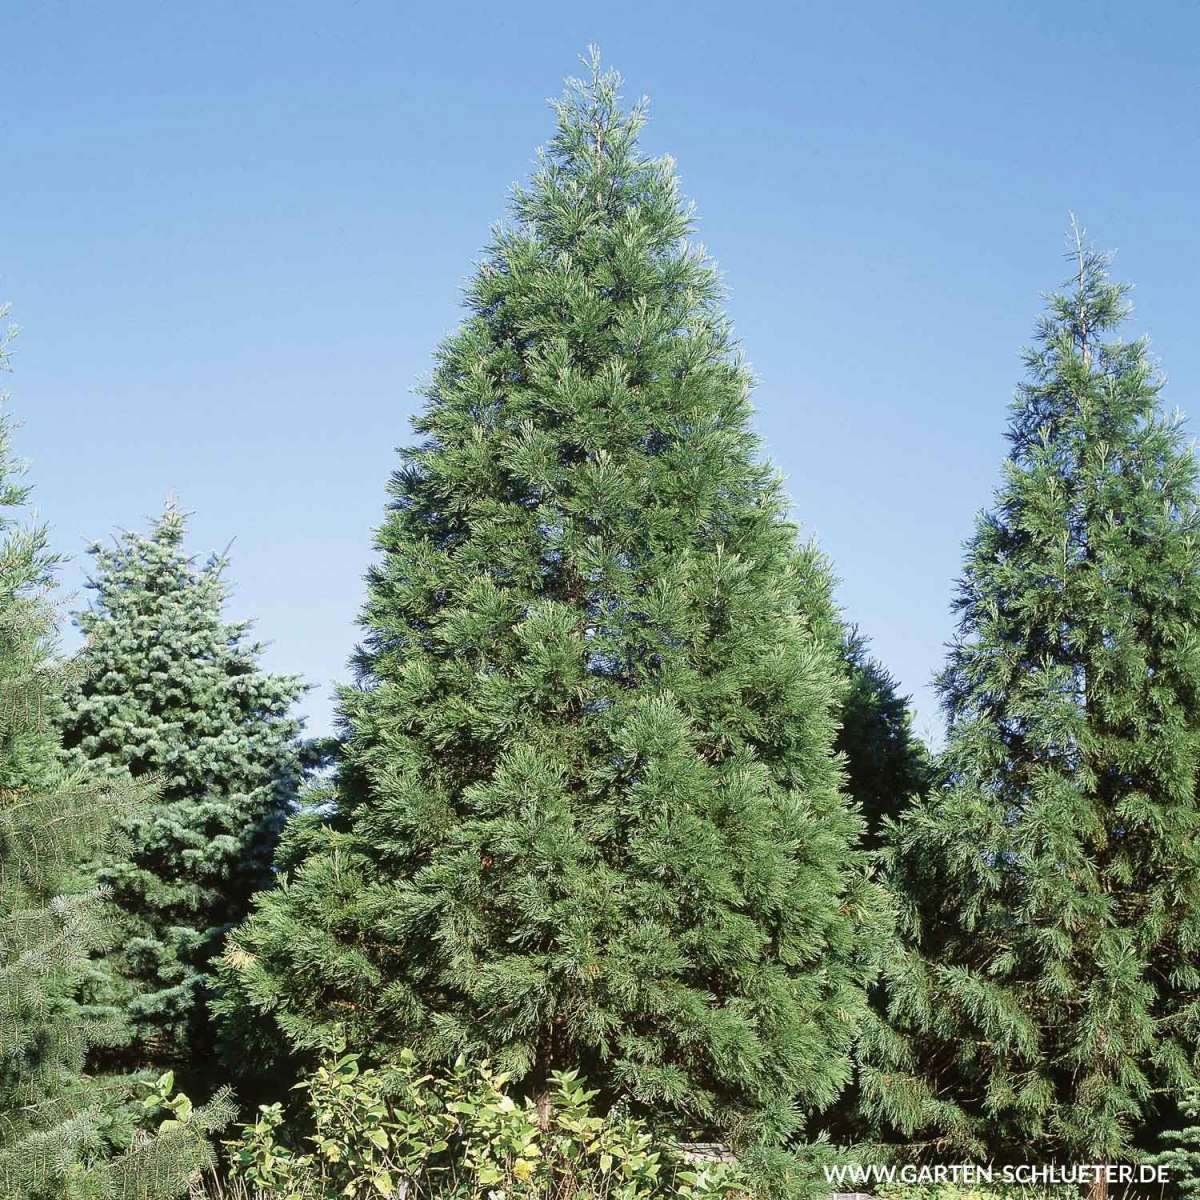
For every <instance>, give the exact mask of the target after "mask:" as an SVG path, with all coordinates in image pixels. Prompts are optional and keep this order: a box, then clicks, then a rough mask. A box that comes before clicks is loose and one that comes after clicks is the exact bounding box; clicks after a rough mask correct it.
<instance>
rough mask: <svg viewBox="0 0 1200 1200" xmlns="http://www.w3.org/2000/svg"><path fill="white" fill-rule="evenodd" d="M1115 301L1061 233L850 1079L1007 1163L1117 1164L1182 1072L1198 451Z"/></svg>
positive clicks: (1197, 605) (1187, 1016) (897, 841)
mask: <svg viewBox="0 0 1200 1200" xmlns="http://www.w3.org/2000/svg"><path fill="white" fill-rule="evenodd" d="M1126 308H1127V306H1126V303H1125V289H1124V288H1123V287H1121V286H1120V285H1118V284H1115V283H1113V282H1112V281H1111V280H1110V279H1109V277H1108V274H1107V262H1106V259H1105V258H1104V257H1103V256H1101V255H1098V254H1096V253H1094V252H1092V251H1091V250H1089V249H1087V248H1086V246H1085V245H1084V244H1083V242H1082V240H1077V245H1076V276H1075V278H1074V280H1073V282H1072V284H1071V285H1070V286H1069V288H1068V289H1067V290H1066V291H1065V292H1064V293H1063V294H1059V295H1054V296H1052V297H1051V299H1050V302H1049V310H1048V312H1047V314H1046V316H1045V317H1044V318H1043V320H1042V322H1041V324H1040V326H1039V328H1038V333H1037V343H1036V345H1035V347H1034V349H1032V350H1031V351H1029V352H1028V354H1027V356H1026V365H1027V368H1028V379H1027V381H1026V382H1025V383H1024V384H1023V385H1022V386H1021V387H1020V389H1019V391H1018V394H1017V396H1016V400H1015V402H1014V406H1013V410H1012V418H1011V422H1010V426H1009V441H1010V443H1011V450H1010V453H1009V458H1008V461H1007V463H1006V467H1005V476H1004V482H1003V486H1002V487H1001V489H1000V490H999V492H998V494H997V497H996V501H995V504H994V505H993V507H992V509H991V510H990V511H989V512H987V513H985V514H984V515H983V516H982V517H981V518H980V520H979V524H978V528H977V531H976V533H975V536H974V539H973V540H972V542H971V543H970V546H969V548H968V552H967V557H966V566H965V572H964V575H963V578H962V581H961V583H960V586H959V593H958V598H957V602H956V603H957V609H958V612H959V614H960V621H961V626H960V635H959V637H958V639H957V641H956V642H955V644H954V646H953V648H952V651H951V654H950V657H949V662H948V664H947V667H946V669H945V671H944V673H943V674H942V676H941V677H940V688H941V692H942V696H943V699H944V702H945V705H946V711H947V714H948V717H949V740H948V745H947V749H946V751H945V754H944V759H943V763H942V767H943V770H944V773H945V779H946V782H945V785H944V787H941V788H939V789H938V790H936V791H935V792H934V793H933V794H932V795H931V796H930V798H929V800H928V801H927V802H926V803H924V804H921V805H918V806H917V807H915V808H914V809H913V810H912V811H911V812H910V813H909V814H908V815H907V816H906V817H905V819H904V820H903V821H902V822H901V823H900V825H899V826H898V828H896V829H894V830H893V831H892V839H891V847H890V851H889V853H890V855H891V859H892V865H893V870H892V880H893V883H894V884H895V886H896V888H897V891H898V892H899V893H900V895H901V898H902V900H903V901H904V905H905V911H906V924H907V930H908V934H909V942H908V947H907V951H906V953H905V954H904V955H903V956H901V957H900V958H898V959H897V960H896V961H895V962H894V963H893V964H892V969H891V970H890V972H889V975H890V978H889V1015H890V1017H891V1025H890V1026H889V1027H886V1028H885V1027H880V1028H879V1029H877V1030H876V1031H875V1032H876V1034H877V1035H878V1041H877V1042H876V1044H875V1046H874V1047H873V1049H874V1051H875V1052H876V1054H877V1058H876V1062H875V1065H874V1067H873V1068H872V1069H870V1070H868V1072H867V1094H868V1096H869V1097H870V1099H871V1101H872V1103H873V1105H874V1108H875V1112H876V1114H877V1115H880V1116H885V1117H886V1118H887V1119H889V1120H890V1121H891V1122H892V1123H893V1125H895V1126H898V1127H899V1128H900V1129H901V1130H903V1131H904V1132H905V1133H907V1134H908V1135H910V1136H920V1137H925V1136H933V1137H948V1138H950V1139H951V1140H954V1141H957V1142H958V1143H959V1144H960V1145H963V1144H965V1145H967V1146H968V1147H971V1148H973V1149H974V1150H976V1151H977V1152H987V1153H990V1154H992V1155H995V1156H997V1157H1006V1156H1007V1157H1017V1158H1020V1159H1023V1160H1025V1161H1029V1160H1031V1159H1035V1158H1038V1157H1046V1156H1050V1155H1058V1156H1062V1157H1064V1158H1070V1159H1071V1160H1073V1161H1084V1162H1097V1161H1099V1162H1112V1161H1114V1160H1116V1159H1119V1158H1122V1157H1124V1156H1126V1155H1128V1153H1129V1151H1130V1146H1131V1143H1132V1142H1133V1140H1134V1139H1135V1137H1136V1136H1137V1134H1138V1131H1139V1127H1141V1126H1142V1125H1143V1123H1144V1122H1146V1121H1147V1120H1148V1119H1150V1117H1151V1115H1152V1113H1153V1110H1154V1107H1155V1104H1156V1103H1157V1100H1158V1098H1159V1097H1160V1096H1161V1095H1162V1094H1163V1093H1167V1094H1170V1093H1171V1092H1172V1091H1175V1090H1177V1089H1182V1088H1184V1087H1185V1086H1187V1085H1190V1084H1192V1083H1193V1082H1194V1079H1195V1070H1196V1052H1197V1038H1198V1035H1200V971H1198V969H1197V953H1198V950H1200V807H1198V805H1197V796H1196V778H1197V767H1198V765H1200V763H1198V760H1197V749H1198V739H1200V517H1198V512H1197V496H1196V466H1195V462H1194V458H1193V454H1192V450H1191V448H1190V446H1189V445H1187V444H1186V443H1185V442H1184V438H1183V433H1182V430H1181V427H1180V422H1179V419H1178V418H1177V417H1174V416H1168V415H1165V414H1164V413H1163V411H1162V409H1161V406H1160V401H1159V392H1160V387H1161V380H1160V377H1159V375H1158V374H1157V372H1156V371H1155V369H1154V367H1153V366H1152V364H1151V362H1150V361H1149V358H1148V355H1147V349H1146V345H1145V343H1144V342H1142V341H1135V342H1123V341H1119V340H1116V338H1115V334H1114V331H1115V330H1116V328H1117V327H1118V325H1119V324H1120V323H1121V321H1122V319H1123V318H1124V316H1125V315H1126ZM897 1035H900V1036H897ZM922 1126H925V1129H924V1131H923V1132H921V1133H918V1132H917V1131H918V1130H919V1129H921V1127H922Z"/></svg>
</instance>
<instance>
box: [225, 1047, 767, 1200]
mask: <svg viewBox="0 0 1200 1200" xmlns="http://www.w3.org/2000/svg"><path fill="white" fill-rule="evenodd" d="M507 1082H508V1077H507V1076H506V1075H503V1074H498V1073H493V1072H492V1071H491V1070H490V1069H489V1068H488V1067H487V1066H486V1065H483V1066H480V1067H476V1068H470V1067H468V1066H467V1065H466V1064H465V1063H464V1062H463V1061H462V1060H460V1061H459V1062H458V1063H457V1064H455V1066H454V1068H453V1069H452V1070H451V1071H450V1072H449V1073H448V1074H446V1075H443V1076H435V1075H429V1074H424V1073H422V1072H421V1071H420V1070H419V1069H418V1067H417V1065H416V1061H415V1058H414V1056H413V1055H412V1054H411V1053H410V1052H405V1053H404V1054H403V1055H402V1056H401V1058H400V1062H399V1064H398V1065H397V1066H390V1067H387V1068H383V1069H375V1068H367V1069H363V1068H361V1067H360V1066H359V1062H358V1057H357V1055H353V1054H349V1055H346V1056H345V1057H343V1058H340V1059H338V1060H337V1061H336V1062H327V1063H324V1064H322V1065H321V1066H320V1067H318V1069H317V1070H316V1071H315V1072H314V1073H313V1074H312V1075H311V1076H310V1077H309V1078H308V1079H306V1080H305V1081H303V1082H302V1083H301V1084H299V1085H298V1086H299V1087H300V1088H302V1089H304V1090H305V1091H306V1092H307V1108H308V1115H309V1119H310V1122H311V1125H310V1129H309V1131H308V1132H307V1133H306V1134H305V1135H304V1137H303V1138H302V1139H301V1143H300V1144H299V1145H297V1144H295V1143H294V1142H292V1141H291V1140H289V1138H288V1131H287V1129H286V1126H285V1119H284V1113H283V1107H282V1105H280V1104H272V1105H264V1106H263V1107H261V1108H260V1109H259V1113H258V1119H257V1120H256V1121H254V1122H253V1123H252V1124H249V1125H246V1126H244V1127H243V1130H242V1137H241V1139H240V1141H238V1142H231V1143H228V1145H229V1146H230V1148H231V1150H232V1151H233V1160H234V1177H235V1180H236V1181H238V1182H241V1183H243V1184H245V1185H246V1186H247V1187H248V1188H251V1189H254V1190H256V1191H257V1192H258V1193H260V1194H261V1195H263V1196H264V1197H270V1198H272V1200H333V1197H339V1198H346V1197H349V1198H351V1200H378V1198H379V1197H398V1198H402V1200H413V1198H414V1197H425V1196H429V1197H435V1196H436V1197H439V1198H450V1197H454V1198H463V1200H466V1198H469V1197H485V1198H487V1200H521V1198H524V1197H527V1198H530V1200H532V1198H533V1197H554V1198H555V1200H566V1198H568V1197H579V1200H590V1198H596V1200H724V1198H726V1197H730V1196H733V1195H740V1194H744V1193H745V1192H746V1191H748V1187H747V1183H746V1179H745V1176H744V1175H743V1173H742V1172H741V1171H740V1169H739V1168H738V1167H736V1166H735V1165H732V1164H729V1163H724V1162H711V1163H703V1164H696V1163H691V1162H689V1161H687V1159H686V1158H685V1157H684V1156H683V1154H682V1153H681V1152H680V1151H679V1149H678V1148H677V1147H671V1146H666V1145H662V1144H659V1143H656V1142H655V1140H654V1139H653V1137H652V1136H651V1134H650V1133H649V1132H648V1131H647V1130H646V1128H645V1126H644V1125H643V1124H642V1122H640V1121H638V1120H635V1119H634V1118H632V1117H629V1116H626V1115H623V1114H620V1113H611V1114H609V1115H607V1116H599V1115H596V1114H595V1113H594V1112H593V1110H592V1101H593V1100H594V1098H595V1096H596V1092H594V1091H589V1090H588V1089H587V1088H586V1087H585V1085H584V1084H583V1083H582V1082H581V1081H580V1079H579V1078H578V1073H577V1072H574V1071H567V1072H557V1073H556V1074H555V1075H554V1089H553V1096H552V1105H551V1109H550V1115H549V1118H548V1121H547V1124H546V1127H545V1128H542V1127H541V1126H540V1125H539V1122H538V1113H537V1110H536V1108H535V1107H534V1105H533V1104H532V1102H531V1101H529V1100H517V1099H514V1097H513V1096H511V1095H510V1094H509V1093H508V1092H507V1091H506V1090H505V1085H506V1084H507Z"/></svg>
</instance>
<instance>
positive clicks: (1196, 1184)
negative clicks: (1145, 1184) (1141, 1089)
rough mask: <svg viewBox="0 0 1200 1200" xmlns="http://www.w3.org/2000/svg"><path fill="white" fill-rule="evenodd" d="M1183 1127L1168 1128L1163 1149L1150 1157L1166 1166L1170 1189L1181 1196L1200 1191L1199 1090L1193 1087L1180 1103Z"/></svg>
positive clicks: (1196, 1193) (1163, 1138) (1156, 1163)
mask: <svg viewBox="0 0 1200 1200" xmlns="http://www.w3.org/2000/svg"><path fill="white" fill-rule="evenodd" d="M1179 1107H1180V1116H1181V1117H1182V1118H1183V1121H1184V1122H1185V1124H1184V1126H1183V1128H1182V1129H1166V1130H1163V1132H1162V1134H1161V1141H1162V1143H1163V1145H1164V1149H1163V1150H1161V1151H1160V1152H1159V1153H1158V1154H1155V1155H1152V1156H1151V1157H1150V1159H1149V1161H1150V1162H1151V1163H1153V1164H1154V1165H1155V1166H1159V1167H1165V1168H1166V1170H1167V1177H1168V1179H1169V1180H1170V1184H1171V1190H1172V1191H1173V1192H1175V1193H1176V1194H1177V1195H1180V1196H1196V1195H1200V1091H1198V1090H1197V1089H1195V1088H1193V1089H1191V1090H1190V1091H1189V1092H1188V1093H1187V1094H1186V1095H1185V1096H1184V1097H1183V1100H1182V1102H1181V1104H1180V1106H1179Z"/></svg>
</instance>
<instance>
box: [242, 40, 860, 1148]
mask: <svg viewBox="0 0 1200 1200" xmlns="http://www.w3.org/2000/svg"><path fill="white" fill-rule="evenodd" d="M592 66H593V72H592V76H591V78H590V79H589V80H588V81H586V82H582V83H580V82H573V83H572V84H571V85H570V87H569V90H568V92H567V95H566V97H565V98H564V99H563V100H562V101H560V102H559V103H558V104H557V106H556V112H557V118H558V126H557V131H556V133H555V135H554V137H553V140H552V141H551V143H550V145H549V147H548V149H547V150H546V151H545V153H544V154H543V155H542V157H541V159H540V163H539V167H538V169H537V171H536V174H535V175H534V177H533V181H532V184H531V185H530V186H528V187H525V188H522V189H521V190H519V191H518V192H517V194H516V198H515V201H514V214H515V218H516V221H515V224H514V226H513V227H512V228H508V229H503V230H501V231H499V232H497V234H496V236H495V240H494V241H493V243H492V245H491V247H490V249H489V251H488V252H487V255H486V257H485V259H484V261H483V263H482V265H481V266H480V268H479V270H478V271H477V273H476V275H475V277H474V279H473V281H472V282H471V284H470V286H469V289H468V300H467V303H468V308H469V316H468V318H467V319H466V321H465V322H464V324H463V325H462V327H461V328H460V330H459V331H458V332H457V333H456V334H455V335H454V336H453V337H452V338H450V340H449V341H447V342H446V343H445V344H444V345H443V347H442V349H441V351H440V353H439V356H438V368H437V372H436V374H435V376H434V378H433V380H432V382H431V383H430V385H429V386H428V389H427V391H426V397H427V403H426V405H425V408H424V410H423V412H422V413H421V414H420V416H419V417H418V418H417V420H416V423H415V424H416V430H417V432H418V434H419V435H420V438H421V440H420V442H419V443H418V444H417V445H416V446H415V447H413V448H412V449H409V450H407V451H405V452H404V454H403V457H402V465H401V466H400V468H399V470H398V471H397V472H396V474H395V476H394V478H393V480H392V484H391V496H392V501H391V504H390V507H389V509H388V512H387V515H386V518H385V520H384V523H383V525H382V527H381V528H380V530H379V533H378V538H377V545H378V549H379V552H380V555H381V559H380V561H379V563H378V565H377V566H376V567H375V568H374V569H373V570H372V572H371V573H370V577H369V597H368V601H367V605H366V609H365V614H364V617H363V624H364V628H365V631H366V637H365V641H364V644H363V646H362V648H361V651H360V654H359V657H358V662H357V666H358V673H359V685H358V686H357V687H356V688H351V689H348V690H346V691H345V692H344V693H343V695H342V698H341V706H342V715H343V720H344V725H345V748H344V759H343V761H342V763H341V766H340V771H339V775H338V778H337V781H336V788H335V789H334V792H333V801H334V804H333V812H332V814H331V815H330V818H329V820H328V821H327V822H324V823H322V822H320V821H315V820H313V819H312V818H311V817H309V818H307V819H305V820H303V821H300V822H298V823H297V824H296V825H295V827H294V829H293V831H292V832H291V833H290V834H289V835H288V836H287V837H286V838H285V844H284V850H283V853H282V855H281V860H280V861H281V865H282V866H283V867H284V868H286V873H285V878H284V879H283V881H282V884H281V886H280V887H279V888H278V889H277V890H275V891H273V892H270V893H267V894H264V895H263V896H262V897H260V899H259V901H258V902H257V904H256V908H255V912H254V915H253V916H252V917H251V918H250V920H249V922H248V923H247V924H246V925H245V926H244V927H243V928H242V929H241V930H240V931H239V932H238V933H237V934H236V935H235V936H234V939H233V942H232V948H231V950H230V952H229V954H228V955H227V956H226V958H225V960H224V964H223V972H222V978H223V983H224V988H225V995H224V996H223V998H222V1000H221V1002H220V1003H221V1009H222V1011H223V1012H224V1013H225V1014H226V1016H227V1017H228V1018H229V1019H230V1020H231V1021H236V1020H239V1019H240V1017H239V1014H244V1013H245V1011H246V1010H247V1009H249V1010H255V1009H258V1010H263V1011H266V1012H269V1013H270V1014H271V1016H272V1017H273V1019H274V1020H275V1021H276V1022H277V1023H278V1026H279V1027H280V1028H281V1029H282V1030H283V1031H284V1033H285V1034H286V1036H287V1038H288V1039H289V1041H290V1043H291V1044H292V1045H293V1046H295V1047H298V1048H300V1049H306V1050H312V1049H316V1048H317V1047H320V1046H332V1045H335V1044H338V1043H340V1042H342V1041H345V1042H346V1043H348V1044H349V1045H350V1046H351V1047H353V1048H355V1049H357V1050H359V1051H362V1052H363V1053H364V1054H368V1055H370V1056H373V1057H377V1058H378V1057H383V1058H387V1057H388V1056H389V1055H394V1054H395V1053H398V1052H399V1050H400V1048H401V1047H403V1046H404V1045H406V1044H411V1045H412V1046H413V1047H414V1048H415V1049H416V1051H417V1053H418V1055H419V1056H420V1057H421V1058H422V1059H424V1060H426V1061H429V1060H442V1061H446V1060H453V1058H454V1057H455V1056H457V1055H458V1054H465V1055H467V1056H468V1058H475V1057H487V1058H489V1059H490V1060H491V1061H492V1062H494V1063H496V1064H497V1066H498V1069H501V1070H503V1071H505V1072H509V1073H511V1074H512V1076H513V1077H514V1078H515V1079H517V1080H519V1081H523V1086H524V1087H525V1089H526V1091H527V1094H532V1095H534V1096H535V1097H536V1098H537V1099H538V1101H539V1103H540V1104H541V1105H542V1111H543V1117H544V1119H548V1113H547V1112H546V1109H547V1108H548V1106H549V1105H550V1086H551V1085H550V1081H551V1080H552V1078H553V1073H554V1072H555V1071H559V1070H572V1069H580V1070H581V1071H582V1072H583V1073H584V1074H586V1076H587V1077H588V1078H589V1079H591V1080H593V1081H594V1082H596V1083H597V1084H598V1085H599V1086H601V1087H602V1089H603V1094H604V1096H605V1097H606V1098H607V1100H608V1101H612V1100H613V1099H615V1098H617V1097H626V1098H629V1099H631V1100H632V1101H633V1102H635V1103H637V1104H640V1105H641V1106H643V1107H644V1108H646V1109H650V1110H652V1111H653V1112H654V1113H655V1114H656V1117H657V1119H658V1120H660V1121H664V1122H671V1121H676V1122H678V1123H680V1124H682V1125H687V1126H690V1127H692V1128H694V1129H696V1130H711V1131H714V1132H718V1133H720V1134H721V1136H725V1137H729V1138H730V1139H732V1140H734V1141H736V1142H747V1141H753V1140H754V1139H756V1138H760V1137H761V1138H766V1139H770V1140H779V1139H783V1138H785V1137H787V1136H789V1135H791V1134H793V1133H794V1132H795V1131H796V1130H797V1128H798V1127H799V1126H800V1125H801V1123H802V1120H803V1117H804V1114H805V1113H806V1112H807V1111H809V1110H813V1109H818V1108H821V1107H823V1106H825V1105H827V1104H829V1103H830V1102H831V1101H832V1100H833V1098H834V1097H835V1096H836V1095H837V1094H838V1092H839V1090H840V1089H841V1087H842V1086H843V1085H844V1083H845V1081H846V1079H847V1076H848V1072H849V1066H848V1059H849V1049H850V1045H851V1042H852V1039H853V1035H854V1031H855V1027H856V1024H857V1021H858V1018H859V1014H860V1013H861V1012H862V1010H863V1008H864V1005H865V994H864V993H865V985H866V982H867V980H868V979H869V977H870V975H871V963H872V959H873V955H874V945H875V942H876V940H877V939H878V937H879V935H880V921H879V920H877V917H878V911H879V909H878V905H879V897H878V895H877V893H876V890H875V888H874V885H872V884H871V883H870V882H869V880H868V878H867V870H866V859H865V855H864V854H863V853H862V852H860V851H859V850H857V849H856V848H855V846H856V843H857V840H858V838H859V836H860V834H861V821H860V819H859V818H858V816H857V815H856V813H855V812H854V811H853V809H852V808H851V807H850V806H849V805H848V804H847V802H846V801H845V799H844V798H843V796H842V795H841V793H840V782H841V769H840V766H839V762H838V760H837V758H836V756H835V753H834V739H835V736H836V732H837V731H836V722H835V713H836V710H837V705H838V703H839V699H840V689H841V682H840V668H839V665H838V663H837V661H836V655H835V653H834V652H833V651H832V650H831V649H830V647H829V638H828V636H827V630H825V629H823V628H822V629H816V628H814V624H815V622H814V620H813V619H810V617H809V616H808V615H806V606H807V605H808V603H809V598H810V592H811V588H812V586H813V582H814V581H813V572H814V570H816V569H817V567H816V565H815V560H814V559H813V557H812V556H811V555H805V554H804V553H801V552H800V551H799V550H798V548H797V545H796V531H795V529H794V527H793V526H792V525H791V524H790V523H789V521H788V519H787V516H786V512H787V502H786V499H785V497H784V495H783V493H782V490H781V488H780V485H779V482H778V479H777V477H776V475H775V474H774V472H773V471H772V470H771V469H770V468H769V467H768V466H765V465H763V464H762V462H761V461H760V459H759V445H758V442H757V440H756V438H755V437H754V435H753V434H752V433H751V430H750V405H749V400H748V394H749V391H750V385H751V381H750V377H749V374H748V372H747V370H746V369H745V367H744V366H743V365H742V363H741V361H740V359H739V358H738V355H737V351H736V347H735V344H734V341H733V338H732V335H731V332H730V329H729V326H728V324H727V322H726V320H725V318H724V316H723V315H722V313H721V309H720V300H721V291H720V287H719V284H718V279H717V275H716V272H715V270H714V268H713V267H712V266H711V264H710V263H709V262H708V261H707V260H706V259H705V258H704V257H703V255H702V254H701V253H700V252H699V251H697V250H696V249H695V248H693V247H691V246H689V245H688V244H687V242H686V240H685V239H686V237H687V235H688V233H689V231H690V229H691V225H692V220H691V216H690V211H689V209H688V208H687V207H686V206H685V205H684V204H683V203H682V201H681V199H680V195H679V190H678V184H677V180H676V176H675V171H674V168H673V165H672V163H671V162H670V161H669V160H663V159H649V158H647V157H645V156H644V155H642V154H641V153H640V152H639V150H638V147H637V136H638V131H639V129H640V128H641V126H642V123H643V110H642V108H641V107H640V106H639V107H638V108H635V109H634V110H633V111H632V112H631V113H627V112H624V111H622V109H621V107H620V104H619V100H618V95H617V89H618V82H619V81H618V78H617V77H616V76H615V75H613V74H611V73H602V72H601V71H600V69H599V67H598V65H597V64H596V62H595V60H593V64H592Z"/></svg>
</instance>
